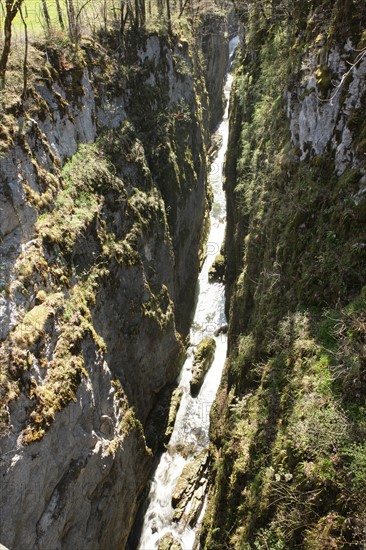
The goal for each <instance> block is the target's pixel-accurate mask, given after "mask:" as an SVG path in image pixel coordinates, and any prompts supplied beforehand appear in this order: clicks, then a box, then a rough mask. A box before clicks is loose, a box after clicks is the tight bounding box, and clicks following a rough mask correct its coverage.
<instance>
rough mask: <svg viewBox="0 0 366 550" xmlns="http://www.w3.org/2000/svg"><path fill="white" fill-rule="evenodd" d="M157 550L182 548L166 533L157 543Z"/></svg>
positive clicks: (180, 549) (179, 549)
mask: <svg viewBox="0 0 366 550" xmlns="http://www.w3.org/2000/svg"><path fill="white" fill-rule="evenodd" d="M158 550H182V546H181V544H180V542H178V541H177V540H175V538H174V537H173V535H172V534H171V533H166V535H164V536H163V538H161V539H160V541H159V546H158Z"/></svg>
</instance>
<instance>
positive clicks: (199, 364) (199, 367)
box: [190, 338, 216, 396]
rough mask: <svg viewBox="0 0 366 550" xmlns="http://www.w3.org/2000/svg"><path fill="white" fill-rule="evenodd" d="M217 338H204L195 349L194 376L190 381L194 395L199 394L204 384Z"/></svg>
mask: <svg viewBox="0 0 366 550" xmlns="http://www.w3.org/2000/svg"><path fill="white" fill-rule="evenodd" d="M215 349H216V340H215V339H214V338H204V339H203V340H202V342H200V343H199V344H198V346H197V348H196V349H195V351H194V355H193V363H192V378H191V381H190V387H191V393H192V395H193V396H194V395H197V394H198V392H199V390H200V387H201V386H202V384H203V381H204V379H205V376H206V374H207V371H208V369H209V368H210V366H211V364H212V361H213V359H214V356H215Z"/></svg>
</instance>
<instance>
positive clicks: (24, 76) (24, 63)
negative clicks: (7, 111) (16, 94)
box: [19, 8, 28, 101]
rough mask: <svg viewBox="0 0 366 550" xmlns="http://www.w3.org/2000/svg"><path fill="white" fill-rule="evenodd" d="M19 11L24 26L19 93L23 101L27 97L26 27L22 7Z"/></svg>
mask: <svg viewBox="0 0 366 550" xmlns="http://www.w3.org/2000/svg"><path fill="white" fill-rule="evenodd" d="M19 13H20V17H21V18H22V22H23V26H24V60H23V92H22V95H21V98H22V100H23V101H24V100H25V99H26V97H27V88H28V27H27V23H26V21H25V19H24V17H23V12H22V8H19Z"/></svg>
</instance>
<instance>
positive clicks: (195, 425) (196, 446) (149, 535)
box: [137, 37, 238, 550]
mask: <svg viewBox="0 0 366 550" xmlns="http://www.w3.org/2000/svg"><path fill="white" fill-rule="evenodd" d="M237 44H238V38H237V37H235V38H233V39H232V40H231V41H230V59H231V58H232V56H233V54H234V51H235V48H236V46H237ZM232 78H233V77H232V75H231V74H230V73H228V75H227V79H226V83H225V96H226V99H227V106H226V110H225V114H224V117H223V120H222V122H221V124H220V126H219V128H218V135H219V136H220V139H222V142H221V145H220V148H219V150H218V153H217V157H216V159H215V161H214V162H213V163H212V165H211V173H210V183H211V186H212V190H213V193H214V202H213V206H212V210H211V228H210V233H209V237H208V241H207V256H206V260H205V262H204V264H203V266H202V270H201V273H200V275H199V280H198V298H197V304H196V309H195V314H194V319H193V323H192V327H191V331H190V342H191V344H190V347H189V349H188V355H187V360H186V361H185V364H184V366H183V368H182V371H181V373H180V376H179V378H178V383H179V386H180V387H181V388H182V389H183V397H182V400H181V404H180V407H179V410H178V414H177V417H176V421H175V425H174V430H173V433H172V436H171V439H170V442H169V444H168V446H167V450H166V451H165V452H164V453H163V454H162V455H161V457H160V460H159V463H158V465H157V468H156V469H155V472H154V476H153V478H152V480H151V481H150V488H149V493H148V496H147V498H146V500H145V503H144V504H143V506H142V512H143V514H144V516H143V522H142V528H141V534H140V538H139V542H138V545H137V549H138V550H154V549H157V548H158V544H159V541H160V539H161V538H162V537H163V536H164V535H165V534H166V533H171V534H172V535H173V537H174V538H175V539H176V540H177V541H179V542H180V543H181V545H182V548H183V550H191V549H192V548H193V545H194V540H195V535H196V532H197V530H198V529H199V525H200V520H201V518H202V517H203V514H204V507H205V506H204V507H203V509H202V512H201V514H200V518H199V520H198V524H197V525H196V526H195V528H191V527H187V526H185V525H181V524H180V523H176V522H174V521H173V514H174V509H173V507H172V504H171V500H172V494H173V491H174V488H175V485H176V483H177V480H178V478H179V476H180V475H181V473H182V470H183V468H184V466H185V464H186V463H187V462H189V461H192V460H193V459H194V457H195V456H197V455H198V453H200V452H201V451H202V450H204V449H207V448H208V445H209V427H210V422H209V420H210V419H209V414H210V409H211V405H212V403H213V401H214V399H215V395H216V392H217V389H218V386H219V384H220V379H221V374H222V370H223V367H224V363H225V358H226V351H227V342H226V335H225V334H220V335H219V336H215V340H216V352H215V357H214V361H213V363H212V366H211V368H210V370H209V371H208V373H207V375H206V377H205V380H204V382H203V385H202V387H201V389H200V391H199V393H198V395H197V396H196V397H192V396H191V393H190V385H189V382H190V379H191V376H192V360H193V352H194V349H195V347H196V346H197V344H199V343H200V342H201V340H202V339H203V338H205V337H214V333H215V331H216V330H217V329H218V328H219V327H221V326H222V325H225V324H226V317H225V289H224V285H223V284H222V283H218V282H215V283H210V282H209V281H208V271H209V269H210V267H211V265H212V262H213V260H214V259H215V256H216V254H218V253H219V251H220V247H221V244H222V242H223V239H224V233H225V221H226V201H225V193H224V191H223V187H222V168H223V164H224V158H225V153H226V149H227V143H228V133H229V121H228V109H229V106H228V103H229V101H228V99H229V95H230V89H231V84H232Z"/></svg>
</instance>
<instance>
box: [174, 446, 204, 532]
mask: <svg viewBox="0 0 366 550" xmlns="http://www.w3.org/2000/svg"><path fill="white" fill-rule="evenodd" d="M208 464H209V453H208V450H204V451H202V452H201V453H200V454H199V455H198V456H197V457H196V458H195V459H194V460H192V461H190V462H188V463H187V464H186V465H185V466H184V468H183V472H182V474H181V475H180V477H179V479H178V481H177V484H176V486H175V489H174V491H173V495H172V506H173V508H174V510H175V511H174V517H173V519H174V520H175V521H180V520H181V519H182V518H183V517H184V521H185V524H186V525H190V526H193V525H194V524H195V523H196V521H197V519H198V516H199V514H200V512H201V510H202V507H203V503H204V498H205V494H206V486H207V467H208Z"/></svg>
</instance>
